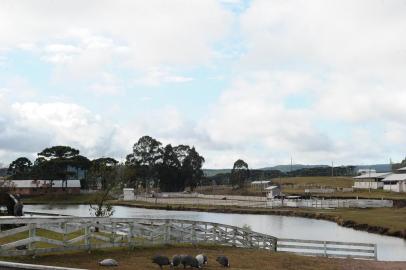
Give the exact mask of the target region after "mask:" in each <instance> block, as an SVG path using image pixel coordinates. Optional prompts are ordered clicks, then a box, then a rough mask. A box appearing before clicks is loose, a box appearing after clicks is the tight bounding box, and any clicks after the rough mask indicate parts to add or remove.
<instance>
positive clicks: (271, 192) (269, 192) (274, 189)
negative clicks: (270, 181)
mask: <svg viewBox="0 0 406 270" xmlns="http://www.w3.org/2000/svg"><path fill="white" fill-rule="evenodd" d="M265 190H266V197H267V198H268V199H273V198H275V197H277V196H280V195H281V189H280V188H279V187H278V186H269V187H267V188H265Z"/></svg>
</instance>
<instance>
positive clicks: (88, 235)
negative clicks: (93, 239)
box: [85, 224, 91, 252]
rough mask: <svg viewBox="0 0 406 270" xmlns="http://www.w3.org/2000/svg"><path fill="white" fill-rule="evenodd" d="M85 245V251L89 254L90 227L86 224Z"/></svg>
mask: <svg viewBox="0 0 406 270" xmlns="http://www.w3.org/2000/svg"><path fill="white" fill-rule="evenodd" d="M85 245H86V247H87V250H88V251H89V252H90V249H91V246H90V226H89V224H86V226H85Z"/></svg>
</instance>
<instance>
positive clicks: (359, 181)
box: [353, 167, 406, 192]
mask: <svg viewBox="0 0 406 270" xmlns="http://www.w3.org/2000/svg"><path fill="white" fill-rule="evenodd" d="M353 179H354V180H355V182H354V188H360V189H384V190H388V191H393V192H406V167H403V168H400V169H397V170H396V172H395V173H392V172H386V173H375V172H368V173H364V174H362V175H360V176H356V177H354V178H353Z"/></svg>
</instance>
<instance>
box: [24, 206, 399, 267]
mask: <svg viewBox="0 0 406 270" xmlns="http://www.w3.org/2000/svg"><path fill="white" fill-rule="evenodd" d="M24 209H25V210H26V211H37V212H46V213H58V214H65V215H75V216H82V217H87V216H90V211H89V206H88V205H63V206H61V205H58V206H48V205H26V206H25V208H24ZM114 209H115V212H114V215H113V216H114V217H138V218H173V219H187V220H196V221H208V222H217V223H223V224H228V225H234V226H240V227H241V226H244V225H249V226H250V227H251V229H252V230H254V231H257V232H262V233H266V234H270V235H273V236H276V237H280V238H297V239H309V240H331V241H349V242H366V243H376V244H378V258H379V260H390V261H406V241H405V240H402V239H400V238H395V237H388V236H381V235H377V234H371V233H367V232H362V231H356V230H353V229H349V228H344V227H340V226H338V225H337V224H335V223H333V222H329V221H324V220H315V219H306V218H299V217H284V216H272V215H246V214H244V215H242V214H222V213H206V212H191V211H164V210H153V209H142V208H133V207H125V206H115V207H114Z"/></svg>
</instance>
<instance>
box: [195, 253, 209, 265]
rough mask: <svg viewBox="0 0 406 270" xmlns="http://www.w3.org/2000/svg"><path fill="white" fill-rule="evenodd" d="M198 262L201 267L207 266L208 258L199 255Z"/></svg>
mask: <svg viewBox="0 0 406 270" xmlns="http://www.w3.org/2000/svg"><path fill="white" fill-rule="evenodd" d="M196 260H197V261H198V262H199V265H200V266H203V265H204V264H207V256H206V255H204V254H199V255H197V256H196Z"/></svg>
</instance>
